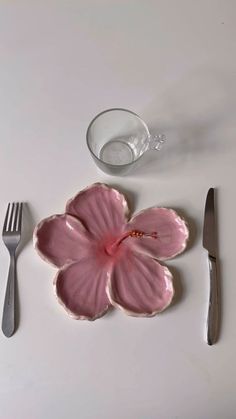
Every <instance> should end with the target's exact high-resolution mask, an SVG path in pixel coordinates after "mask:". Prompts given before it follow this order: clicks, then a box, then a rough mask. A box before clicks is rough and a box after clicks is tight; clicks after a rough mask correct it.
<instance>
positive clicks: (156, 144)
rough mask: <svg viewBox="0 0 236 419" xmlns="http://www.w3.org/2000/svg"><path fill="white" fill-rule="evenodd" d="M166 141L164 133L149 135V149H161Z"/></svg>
mask: <svg viewBox="0 0 236 419" xmlns="http://www.w3.org/2000/svg"><path fill="white" fill-rule="evenodd" d="M165 142H166V136H165V135H164V134H157V135H149V137H148V147H147V150H156V151H160V150H161V148H162V146H163V144H164V143H165Z"/></svg>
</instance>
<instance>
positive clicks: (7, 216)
mask: <svg viewBox="0 0 236 419" xmlns="http://www.w3.org/2000/svg"><path fill="white" fill-rule="evenodd" d="M10 205H11V204H10V203H9V204H8V206H7V212H6V215H5V220H4V224H3V229H2V231H3V232H4V231H7V225H8V218H9V211H10Z"/></svg>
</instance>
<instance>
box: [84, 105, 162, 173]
mask: <svg viewBox="0 0 236 419" xmlns="http://www.w3.org/2000/svg"><path fill="white" fill-rule="evenodd" d="M86 139H87V146H88V149H89V151H90V153H91V155H92V157H93V159H94V160H95V163H96V164H97V166H98V167H99V168H100V169H101V170H103V172H106V173H108V174H110V175H118V176H121V175H124V174H126V173H127V172H128V171H129V170H130V169H131V168H133V167H134V166H135V165H136V163H137V162H138V161H139V160H140V158H141V157H142V156H143V155H144V153H145V152H146V151H148V150H158V151H159V150H160V149H161V147H162V145H163V143H164V142H165V139H166V138H165V135H163V134H158V135H151V134H150V132H149V130H148V127H147V125H146V123H145V122H144V121H143V120H142V119H141V118H140V117H139V116H138V115H136V114H135V113H134V112H131V111H128V110H127V109H121V108H114V109H108V110H106V111H103V112H101V113H99V114H98V115H97V116H95V118H94V119H93V120H92V121H91V122H90V124H89V127H88V129H87V134H86Z"/></svg>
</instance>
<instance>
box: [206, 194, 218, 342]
mask: <svg viewBox="0 0 236 419" xmlns="http://www.w3.org/2000/svg"><path fill="white" fill-rule="evenodd" d="M203 247H204V248H205V249H206V250H207V251H208V261H209V274H210V292H209V306H208V318H207V343H208V345H214V343H216V342H217V339H218V334H219V320H220V319H219V316H220V312H219V298H220V296H219V282H218V277H217V234H216V216H215V189H214V188H210V189H209V191H208V194H207V198H206V205H205V216H204V227H203Z"/></svg>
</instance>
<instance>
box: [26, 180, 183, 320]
mask: <svg viewBox="0 0 236 419" xmlns="http://www.w3.org/2000/svg"><path fill="white" fill-rule="evenodd" d="M66 212H67V213H66V214H63V215H56V216H52V217H49V218H47V219H45V220H43V221H41V223H39V225H38V226H37V227H36V230H35V234H34V238H35V247H36V249H37V250H38V252H39V254H40V256H41V257H42V258H43V259H45V260H46V261H48V262H50V263H52V264H54V265H56V266H57V267H59V268H61V269H60V270H59V271H58V274H57V276H56V278H55V281H54V283H55V290H56V294H57V297H58V299H59V302H60V303H61V304H62V305H63V306H64V308H65V309H66V311H67V312H68V313H69V314H70V315H71V316H72V317H74V318H77V319H88V320H95V319H97V318H98V317H101V316H102V315H104V314H105V313H106V311H107V310H108V308H109V306H110V305H111V304H112V305H113V306H116V307H118V308H120V309H122V310H124V311H125V312H126V313H127V314H129V315H134V316H152V315H154V314H156V313H159V312H161V311H162V310H164V309H165V308H166V307H167V306H168V305H169V304H170V302H171V300H172V297H173V294H174V289H173V285H172V276H171V274H170V272H169V270H168V269H167V268H166V267H164V266H162V265H161V264H160V263H158V262H157V261H156V260H155V259H154V258H159V259H167V258H170V257H173V256H176V255H177V254H178V253H180V252H182V251H183V250H184V249H185V247H186V242H187V239H188V229H187V227H186V224H185V222H184V221H183V220H182V219H181V218H180V217H179V216H178V215H177V213H176V212H175V211H173V210H170V209H166V208H150V209H147V210H145V211H142V212H140V213H139V214H137V215H136V216H135V217H133V218H132V219H131V220H130V221H129V222H128V220H127V215H128V212H129V211H128V205H127V202H126V200H125V198H124V196H123V195H122V194H121V193H120V192H118V191H117V190H115V189H113V188H110V187H108V186H106V185H104V184H98V183H97V184H94V185H92V186H90V187H88V188H86V189H84V190H83V191H82V192H80V193H79V194H78V195H76V196H75V198H73V199H71V200H70V201H69V202H68V204H67V206H66Z"/></svg>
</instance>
